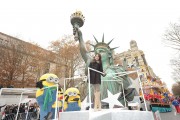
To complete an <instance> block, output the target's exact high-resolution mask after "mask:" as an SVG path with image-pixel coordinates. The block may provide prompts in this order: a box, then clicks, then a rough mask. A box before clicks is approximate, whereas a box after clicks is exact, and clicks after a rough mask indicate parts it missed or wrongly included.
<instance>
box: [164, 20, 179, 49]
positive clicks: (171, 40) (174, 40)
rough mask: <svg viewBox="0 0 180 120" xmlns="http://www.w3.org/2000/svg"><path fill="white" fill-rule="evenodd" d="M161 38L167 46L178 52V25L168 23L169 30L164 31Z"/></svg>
mask: <svg viewBox="0 0 180 120" xmlns="http://www.w3.org/2000/svg"><path fill="white" fill-rule="evenodd" d="M163 38H164V42H165V44H166V45H167V46H169V47H171V48H173V49H175V50H180V24H178V23H174V24H173V23H170V25H169V28H168V29H167V30H166V31H165V34H164V36H163Z"/></svg>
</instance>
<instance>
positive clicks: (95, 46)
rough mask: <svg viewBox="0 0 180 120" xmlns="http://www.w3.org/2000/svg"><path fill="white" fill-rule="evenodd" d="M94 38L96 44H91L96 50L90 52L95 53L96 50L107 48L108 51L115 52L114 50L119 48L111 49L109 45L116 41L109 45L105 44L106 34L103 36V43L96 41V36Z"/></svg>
mask: <svg viewBox="0 0 180 120" xmlns="http://www.w3.org/2000/svg"><path fill="white" fill-rule="evenodd" d="M93 37H94V39H95V41H96V44H95V45H93V44H90V45H91V46H93V47H94V50H93V51H90V52H95V50H96V49H97V48H106V49H109V50H110V51H113V50H114V49H116V48H118V47H115V48H110V46H109V45H110V44H111V42H112V41H113V40H114V39H112V40H110V41H109V42H108V43H105V42H104V34H103V37H102V41H101V42H99V41H98V40H97V39H96V37H95V36H93Z"/></svg>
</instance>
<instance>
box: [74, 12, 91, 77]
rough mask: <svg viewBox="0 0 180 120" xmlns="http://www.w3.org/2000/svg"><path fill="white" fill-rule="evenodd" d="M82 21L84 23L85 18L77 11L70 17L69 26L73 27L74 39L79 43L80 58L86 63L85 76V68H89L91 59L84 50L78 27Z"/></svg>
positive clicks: (84, 46)
mask: <svg viewBox="0 0 180 120" xmlns="http://www.w3.org/2000/svg"><path fill="white" fill-rule="evenodd" d="M84 21H85V18H84V16H83V15H82V13H81V12H80V11H77V12H75V13H73V14H72V15H71V24H72V26H73V35H74V39H75V40H76V41H79V46H80V52H81V56H82V58H83V59H84V61H85V63H86V70H85V73H86V74H87V67H88V66H89V64H90V61H91V59H92V58H91V56H90V54H89V52H88V51H87V49H86V45H85V42H84V40H83V35H82V32H81V30H80V29H79V28H80V27H82V26H83V24H84Z"/></svg>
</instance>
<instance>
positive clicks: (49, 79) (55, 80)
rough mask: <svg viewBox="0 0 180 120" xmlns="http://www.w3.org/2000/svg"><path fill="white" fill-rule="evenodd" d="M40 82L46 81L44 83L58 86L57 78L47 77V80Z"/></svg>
mask: <svg viewBox="0 0 180 120" xmlns="http://www.w3.org/2000/svg"><path fill="white" fill-rule="evenodd" d="M41 81H46V82H50V83H55V84H58V83H59V78H54V77H52V76H49V77H48V78H47V79H43V80H41Z"/></svg>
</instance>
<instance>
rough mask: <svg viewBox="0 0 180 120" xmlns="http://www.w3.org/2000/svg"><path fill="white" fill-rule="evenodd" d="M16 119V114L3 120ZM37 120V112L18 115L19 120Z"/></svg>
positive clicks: (9, 115) (7, 115)
mask: <svg viewBox="0 0 180 120" xmlns="http://www.w3.org/2000/svg"><path fill="white" fill-rule="evenodd" d="M15 118H16V114H15V113H11V114H6V115H5V117H4V118H2V120H14V119H15ZM35 119H37V114H36V112H28V113H18V117H17V120H35Z"/></svg>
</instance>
